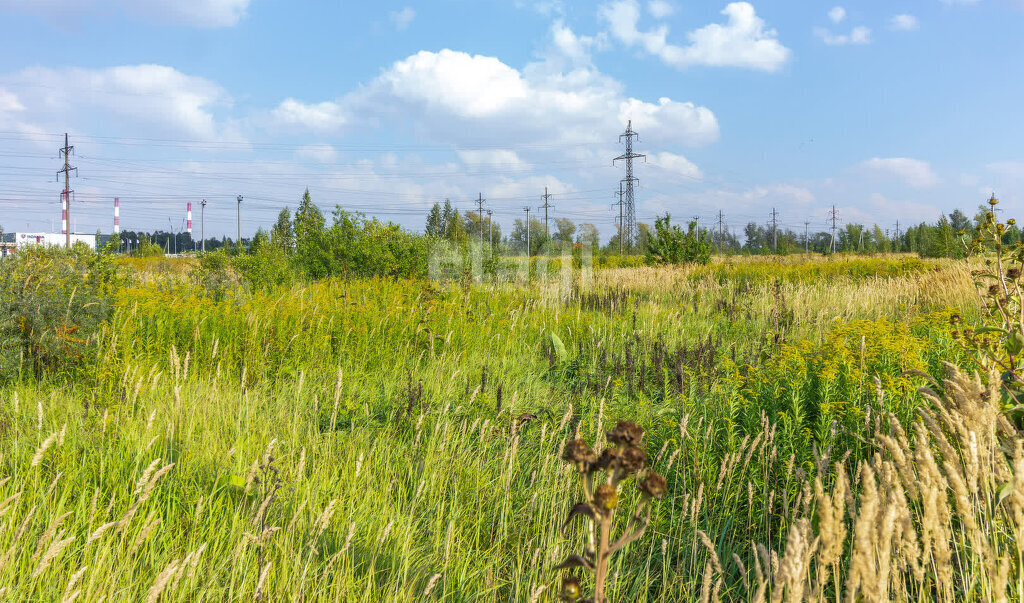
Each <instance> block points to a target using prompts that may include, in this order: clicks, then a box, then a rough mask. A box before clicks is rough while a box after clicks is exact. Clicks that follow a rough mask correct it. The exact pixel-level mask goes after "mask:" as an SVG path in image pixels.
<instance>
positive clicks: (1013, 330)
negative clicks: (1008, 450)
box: [951, 195, 1024, 427]
mask: <svg viewBox="0 0 1024 603" xmlns="http://www.w3.org/2000/svg"><path fill="white" fill-rule="evenodd" d="M998 203H999V201H998V200H997V199H996V198H995V195H993V196H992V198H990V199H989V200H988V204H989V209H988V211H987V212H985V221H984V222H982V223H981V224H979V225H978V228H977V234H976V235H975V237H974V238H973V239H972V240H971V241H970V242H969V244H968V249H969V251H970V253H971V255H974V256H976V257H981V258H983V266H984V267H983V268H980V269H976V270H972V271H971V275H972V276H973V277H974V285H975V287H976V289H977V292H978V296H979V297H980V299H981V305H982V308H983V319H982V324H980V325H977V326H976V327H975V328H970V327H960V326H959V325H960V324H961V323H962V318H961V317H960V315H958V314H954V315H953V316H952V318H951V321H952V323H953V325H954V331H953V336H954V338H955V339H956V340H957V341H958V342H960V343H961V344H962V345H963V346H964V347H965V348H966V349H967V350H968V351H969V352H971V354H972V355H973V356H974V357H975V358H976V359H977V361H978V362H979V364H981V365H982V367H983V368H984V369H985V370H986V372H987V371H989V370H996V371H998V372H999V373H1000V374H1001V380H1002V383H1001V385H1002V391H1003V410H1004V412H1005V413H1007V414H1008V415H1009V416H1010V417H1011V418H1013V419H1014V420H1015V422H1016V423H1017V425H1018V427H1020V426H1021V423H1022V420H1024V405H1022V404H1021V402H1022V401H1024V304H1022V299H1024V295H1022V291H1021V280H1022V279H1021V276H1022V271H1024V243H1021V242H1020V241H1017V242H1016V243H1014V244H1013V245H1008V244H1006V243H1004V238H1005V236H1006V235H1007V233H1008V231H1009V230H1010V228H1012V227H1013V226H1014V225H1015V221H1014V220H1013V219H1012V218H1011V219H1009V220H1007V221H1006V223H1005V224H1004V223H1003V222H1000V221H999V220H998V219H997V218H996V215H995V211H996V205H997V204H998Z"/></svg>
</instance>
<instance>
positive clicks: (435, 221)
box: [426, 200, 451, 237]
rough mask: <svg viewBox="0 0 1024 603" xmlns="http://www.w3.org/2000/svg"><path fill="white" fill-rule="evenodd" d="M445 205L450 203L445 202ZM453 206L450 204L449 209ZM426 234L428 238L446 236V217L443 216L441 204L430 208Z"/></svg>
mask: <svg viewBox="0 0 1024 603" xmlns="http://www.w3.org/2000/svg"><path fill="white" fill-rule="evenodd" d="M445 203H448V201H447V200H445ZM450 206H451V205H450V204H449V207H450ZM426 233H427V236H428V237H440V236H444V216H443V215H442V214H441V204H440V203H435V204H434V206H433V207H431V208H430V213H428V214H427V227H426Z"/></svg>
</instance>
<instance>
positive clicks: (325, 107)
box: [273, 98, 348, 132]
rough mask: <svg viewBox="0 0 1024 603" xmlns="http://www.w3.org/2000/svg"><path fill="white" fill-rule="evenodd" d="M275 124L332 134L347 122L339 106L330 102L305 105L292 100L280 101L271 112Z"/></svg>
mask: <svg viewBox="0 0 1024 603" xmlns="http://www.w3.org/2000/svg"><path fill="white" fill-rule="evenodd" d="M273 116H274V119H275V121H276V122H277V123H279V124H282V125H286V126H301V127H303V128H306V129H309V130H316V131H321V132H332V131H335V130H337V129H338V128H340V127H341V126H343V125H345V123H346V122H347V121H348V120H346V119H345V114H344V111H343V109H342V108H341V105H339V104H338V103H334V102H331V101H324V102H322V103H314V104H306V103H303V102H301V101H298V100H295V99H294V98H286V99H285V100H283V101H281V104H280V105H278V106H277V108H276V109H274V111H273Z"/></svg>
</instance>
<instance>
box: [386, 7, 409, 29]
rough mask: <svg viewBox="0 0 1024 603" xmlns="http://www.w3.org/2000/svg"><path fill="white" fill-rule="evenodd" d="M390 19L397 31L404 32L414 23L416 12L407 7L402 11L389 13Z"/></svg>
mask: <svg viewBox="0 0 1024 603" xmlns="http://www.w3.org/2000/svg"><path fill="white" fill-rule="evenodd" d="M388 18H389V19H391V22H392V23H394V24H395V29H397V30H398V31H404V30H405V29H407V28H408V27H409V24H410V23H412V20H413V19H415V18H416V11H415V10H413V8H412V7H411V6H406V7H405V8H403V9H402V10H393V11H391V12H390V13H388Z"/></svg>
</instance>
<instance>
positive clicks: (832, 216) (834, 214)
mask: <svg viewBox="0 0 1024 603" xmlns="http://www.w3.org/2000/svg"><path fill="white" fill-rule="evenodd" d="M829 215H830V216H831V219H832V253H835V252H836V218H837V217H838V216H839V212H837V211H836V206H835V205H834V204H833V205H832V211H830V212H829Z"/></svg>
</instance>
